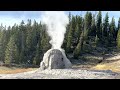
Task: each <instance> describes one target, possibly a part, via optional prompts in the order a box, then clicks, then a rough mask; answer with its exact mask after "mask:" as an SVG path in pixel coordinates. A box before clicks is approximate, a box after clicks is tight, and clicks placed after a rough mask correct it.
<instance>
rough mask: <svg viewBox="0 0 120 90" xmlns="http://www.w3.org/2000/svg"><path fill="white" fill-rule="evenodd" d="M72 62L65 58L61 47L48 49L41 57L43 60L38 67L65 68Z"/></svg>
mask: <svg viewBox="0 0 120 90" xmlns="http://www.w3.org/2000/svg"><path fill="white" fill-rule="evenodd" d="M71 67H72V64H71V62H70V61H69V60H68V59H67V57H66V55H65V52H64V50H63V49H61V50H59V49H50V50H48V51H47V52H46V53H45V54H44V57H43V61H42V62H41V64H40V68H41V69H42V70H44V69H65V68H71Z"/></svg>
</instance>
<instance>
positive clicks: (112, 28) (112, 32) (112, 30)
mask: <svg viewBox="0 0 120 90" xmlns="http://www.w3.org/2000/svg"><path fill="white" fill-rule="evenodd" d="M115 29H116V27H115V19H114V17H113V18H112V21H111V23H110V31H109V44H110V45H111V44H112V42H113V41H115V40H116V35H115V31H116V30H115Z"/></svg>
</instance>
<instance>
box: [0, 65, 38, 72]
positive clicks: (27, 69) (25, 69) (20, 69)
mask: <svg viewBox="0 0 120 90" xmlns="http://www.w3.org/2000/svg"><path fill="white" fill-rule="evenodd" d="M35 69H37V68H15V67H11V68H8V67H4V66H1V67H0V74H15V73H22V72H28V71H32V70H35Z"/></svg>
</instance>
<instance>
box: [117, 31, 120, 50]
mask: <svg viewBox="0 0 120 90" xmlns="http://www.w3.org/2000/svg"><path fill="white" fill-rule="evenodd" d="M117 48H118V49H119V50H120V29H119V30H118V34H117Z"/></svg>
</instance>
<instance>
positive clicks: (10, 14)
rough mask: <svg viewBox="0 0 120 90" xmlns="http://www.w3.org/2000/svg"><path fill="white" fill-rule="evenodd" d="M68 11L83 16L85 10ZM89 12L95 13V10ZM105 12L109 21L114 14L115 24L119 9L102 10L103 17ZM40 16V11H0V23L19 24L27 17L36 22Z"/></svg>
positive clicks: (7, 24)
mask: <svg viewBox="0 0 120 90" xmlns="http://www.w3.org/2000/svg"><path fill="white" fill-rule="evenodd" d="M68 12H71V13H72V14H73V15H82V16H84V15H85V12H86V11H65V13H66V14H68ZM91 12H92V13H95V11H91ZM106 12H108V14H109V21H111V18H112V17H113V16H114V18H115V21H116V25H117V23H118V18H119V17H120V11H102V17H103V18H104V17H105V14H106ZM96 13H97V11H96ZM40 18H41V11H0V23H2V24H3V26H5V25H6V26H9V25H10V26H12V25H14V24H15V23H17V24H19V23H20V22H21V21H22V20H24V21H25V22H27V20H28V19H31V20H34V19H35V20H36V21H37V22H40Z"/></svg>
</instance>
